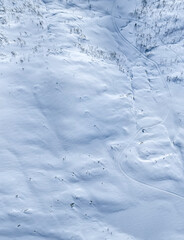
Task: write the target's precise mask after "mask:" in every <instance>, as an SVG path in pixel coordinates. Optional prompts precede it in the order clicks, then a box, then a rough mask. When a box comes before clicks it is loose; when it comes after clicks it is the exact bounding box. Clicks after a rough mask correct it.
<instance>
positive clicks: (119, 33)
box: [111, 0, 184, 199]
mask: <svg viewBox="0 0 184 240" xmlns="http://www.w3.org/2000/svg"><path fill="white" fill-rule="evenodd" d="M116 2H117V0H115V1H114V3H113V6H112V11H111V17H112V22H113V26H114V29H115V32H116V33H117V35H118V36H119V38H120V39H121V40H123V42H124V43H125V44H126V45H127V46H129V47H130V48H131V49H133V50H134V51H135V53H137V54H138V56H139V57H142V58H143V59H144V60H146V61H148V62H150V63H151V64H153V65H154V66H155V68H156V69H157V71H158V73H159V75H160V78H161V81H162V82H163V84H164V86H165V87H166V89H167V91H168V93H169V96H170V100H171V104H172V96H171V92H170V89H169V87H168V84H167V82H166V81H164V80H163V76H162V72H161V70H160V68H159V66H158V63H157V62H155V61H154V60H151V59H149V58H148V57H146V56H145V55H144V54H143V53H142V52H140V51H139V49H138V48H137V47H136V46H134V45H133V44H132V43H131V42H130V41H129V40H128V39H126V38H125V37H124V36H123V34H122V33H121V32H120V30H119V28H118V26H117V23H116V20H115V19H116V18H117V17H116V16H115V15H114V9H115V6H116ZM124 19H125V18H124ZM127 19H128V18H127ZM119 43H120V45H121V46H122V41H119ZM125 55H126V54H125ZM135 57H136V56H135ZM169 113H170V110H169V108H168V112H167V114H166V117H165V118H163V119H162V120H161V121H160V122H158V123H156V124H153V125H152V126H148V127H140V128H139V129H138V130H137V131H136V132H135V134H134V136H133V137H132V138H130V139H129V142H128V144H127V146H126V147H125V148H124V150H123V151H122V152H120V153H119V155H118V157H117V162H118V166H119V168H120V171H121V172H122V173H123V174H124V175H125V176H126V177H127V178H128V179H130V180H131V181H133V182H136V183H140V184H141V185H144V186H147V187H149V188H151V189H153V190H157V191H160V192H162V193H165V194H169V195H171V196H174V197H177V198H180V199H184V196H182V195H180V194H177V193H175V192H172V191H167V190H164V189H161V188H158V187H155V186H152V185H150V184H147V183H145V182H143V181H141V180H137V179H135V178H133V177H131V176H129V175H128V174H127V173H126V171H125V170H124V169H123V163H122V164H121V163H120V159H121V157H122V155H123V154H124V152H125V151H126V150H127V148H128V147H129V146H130V144H131V143H132V141H133V139H135V138H136V136H137V135H138V133H139V132H141V131H142V130H143V129H145V128H146V129H152V128H154V127H156V126H159V125H161V124H163V123H164V122H165V121H166V120H167V118H168V116H169Z"/></svg>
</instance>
